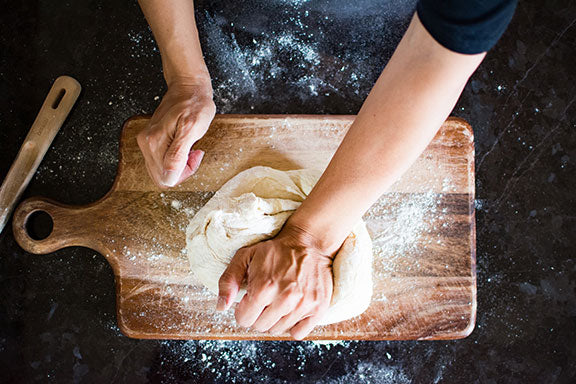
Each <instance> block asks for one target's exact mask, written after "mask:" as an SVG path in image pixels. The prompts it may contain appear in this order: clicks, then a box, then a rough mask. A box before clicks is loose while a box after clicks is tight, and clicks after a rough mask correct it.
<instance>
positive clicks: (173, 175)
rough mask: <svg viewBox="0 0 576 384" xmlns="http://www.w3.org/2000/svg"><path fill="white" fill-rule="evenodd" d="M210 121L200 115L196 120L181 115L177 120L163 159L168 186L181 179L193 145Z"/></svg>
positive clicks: (163, 178)
mask: <svg viewBox="0 0 576 384" xmlns="http://www.w3.org/2000/svg"><path fill="white" fill-rule="evenodd" d="M207 125H209V121H205V119H204V118H201V117H198V119H196V120H194V119H191V118H188V117H183V116H180V117H178V120H177V121H176V127H175V131H174V137H173V140H172V142H171V143H169V146H168V149H167V150H166V153H165V154H164V158H163V160H162V168H163V170H164V172H163V173H162V181H163V182H164V184H166V185H168V186H171V187H172V186H174V185H176V183H177V182H178V181H179V180H180V179H181V175H182V172H183V171H184V168H185V167H186V165H187V164H188V161H189V155H190V152H191V151H190V149H191V148H192V145H194V143H195V142H196V141H197V140H198V139H200V137H202V135H203V133H204V132H205V131H206V129H204V126H207Z"/></svg>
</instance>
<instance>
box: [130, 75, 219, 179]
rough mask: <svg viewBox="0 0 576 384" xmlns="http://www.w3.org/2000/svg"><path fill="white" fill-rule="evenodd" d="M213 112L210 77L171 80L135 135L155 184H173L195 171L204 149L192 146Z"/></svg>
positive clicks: (212, 116)
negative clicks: (142, 126)
mask: <svg viewBox="0 0 576 384" xmlns="http://www.w3.org/2000/svg"><path fill="white" fill-rule="evenodd" d="M215 113H216V106H215V104H214V101H213V100H212V86H211V84H210V79H209V78H207V79H197V78H195V79H190V78H181V79H176V80H174V81H171V82H170V84H169V86H168V92H166V94H165V95H164V97H163V98H162V102H161V103H160V106H158V108H157V109H156V111H155V112H154V115H153V116H152V118H151V119H150V123H149V125H148V127H147V128H146V129H144V130H143V131H142V132H140V133H139V134H138V137H137V141H138V146H139V147H140V150H141V151H142V154H143V155H144V160H145V161H146V168H147V169H148V174H149V175H150V177H151V178H152V180H153V181H154V183H155V184H156V185H158V186H160V187H173V186H176V185H178V184H180V183H181V182H183V181H184V180H186V179H187V178H188V177H190V176H191V175H192V174H193V173H194V172H196V170H197V169H198V167H199V166H200V162H201V161H202V157H203V156H204V152H203V151H201V150H192V149H191V148H192V145H194V143H195V142H196V141H198V140H199V139H200V138H201V137H202V136H204V134H205V133H206V131H207V130H208V127H209V126H210V123H211V122H212V119H213V118H214V114H215Z"/></svg>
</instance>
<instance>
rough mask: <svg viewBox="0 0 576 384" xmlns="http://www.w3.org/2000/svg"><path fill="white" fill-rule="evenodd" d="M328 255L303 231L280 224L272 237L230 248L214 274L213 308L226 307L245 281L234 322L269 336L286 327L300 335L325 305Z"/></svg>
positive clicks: (329, 274) (328, 297)
mask: <svg viewBox="0 0 576 384" xmlns="http://www.w3.org/2000/svg"><path fill="white" fill-rule="evenodd" d="M332 256H333V255H329V254H326V253H324V252H322V251H320V250H319V249H317V248H316V247H315V246H314V241H313V238H311V237H310V236H309V235H307V234H306V233H305V232H304V231H302V230H300V229H298V228H291V227H287V226H285V227H284V228H283V229H282V231H281V232H280V233H279V234H278V235H277V236H276V237H274V238H273V239H270V240H267V241H263V242H260V243H258V244H255V245H253V246H250V247H245V248H241V249H239V250H238V252H236V255H235V256H234V257H233V258H232V261H231V262H230V264H229V266H228V268H227V269H226V270H225V271H224V273H223V274H222V277H221V278H220V281H219V297H218V306H217V309H218V310H221V311H222V310H226V309H228V308H230V307H231V306H232V304H233V302H234V299H235V298H236V295H237V294H238V291H239V289H240V286H241V285H242V283H243V282H244V281H245V280H246V291H247V293H246V295H245V296H244V297H243V298H242V300H241V301H240V303H238V306H237V307H236V312H235V315H236V321H237V323H238V324H239V325H241V326H243V327H252V328H254V329H256V330H257V331H260V332H265V331H268V332H270V333H272V334H279V333H283V332H286V331H288V330H290V334H291V335H292V337H294V338H295V339H303V338H304V337H306V335H308V333H310V331H312V329H313V328H314V326H315V325H316V324H317V323H318V322H319V321H320V320H321V319H322V316H323V315H324V314H325V312H326V310H327V309H328V307H329V305H330V300H331V298H332V288H333V277H332V259H333V257H332Z"/></svg>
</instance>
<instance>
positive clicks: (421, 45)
mask: <svg viewBox="0 0 576 384" xmlns="http://www.w3.org/2000/svg"><path fill="white" fill-rule="evenodd" d="M484 56H485V54H484V53H482V54H477V55H463V54H459V53H455V52H452V51H450V50H448V49H446V48H444V47H443V46H441V45H440V44H438V43H437V42H436V41H435V40H434V38H432V36H430V35H429V34H428V32H427V31H426V29H425V28H424V27H423V26H422V24H421V23H420V21H419V20H418V17H417V16H415V17H414V18H413V20H412V23H411V24H410V27H409V28H408V30H407V32H406V34H405V35H404V38H403V39H402V41H401V42H400V44H399V46H398V48H397V49H396V52H395V53H394V55H393V56H392V58H391V60H390V62H389V63H388V65H387V66H386V68H385V69H384V71H383V72H382V74H381V75H380V78H379V79H378V81H377V82H376V85H375V86H374V88H373V89H372V91H371V92H370V95H369V96H368V98H367V99H366V101H365V102H364V105H363V106H362V108H361V110H360V113H359V114H358V117H357V118H356V120H355V121H354V124H353V125H352V127H351V128H350V130H349V132H348V133H347V135H346V137H345V138H344V140H343V141H342V143H341V144H340V147H339V148H338V150H337V151H336V153H335V155H334V157H333V158H332V161H331V162H330V164H329V166H328V168H327V169H326V171H325V172H324V174H323V175H322V177H321V178H320V180H319V182H318V184H317V185H316V186H315V188H314V189H313V190H312V192H311V193H310V195H309V196H308V198H307V199H306V200H305V201H304V203H303V204H302V206H301V207H300V208H299V209H298V210H297V211H296V213H295V214H294V215H292V217H291V218H290V220H289V222H288V224H289V225H294V226H296V227H298V228H301V229H303V230H305V231H306V232H308V233H309V234H311V235H312V236H313V237H314V238H315V239H317V240H318V242H319V244H318V245H319V246H320V248H322V249H325V250H326V251H328V252H333V251H335V250H337V249H338V248H339V247H340V245H341V244H342V241H343V239H345V238H346V236H347V235H348V234H349V233H350V231H351V229H352V227H353V226H354V224H355V223H356V222H357V221H358V220H359V219H360V218H361V217H362V215H363V214H364V213H365V212H366V211H367V210H368V209H369V208H370V206H371V205H372V204H373V203H374V202H375V201H376V200H377V199H378V198H379V197H380V196H381V195H382V194H383V193H384V192H385V191H386V190H387V189H388V187H390V186H391V185H392V184H393V183H394V182H395V181H396V180H397V179H398V178H399V177H400V176H401V175H402V174H403V173H404V172H405V171H406V170H407V169H408V168H409V167H410V166H411V165H412V163H413V162H414V161H415V160H416V158H417V157H418V156H419V155H420V154H421V153H422V151H424V149H425V148H426V146H427V145H428V144H429V143H430V141H431V140H432V138H433V137H434V135H435V134H436V132H437V131H438V129H439V128H440V126H441V125H442V123H443V122H444V120H445V119H446V118H447V117H448V115H449V114H450V112H451V111H452V109H453V108H454V105H455V104H456V101H457V100H458V97H459V96H460V94H461V93H462V90H463V88H464V86H465V85H466V83H467V81H468V79H469V77H470V76H471V75H472V73H473V72H474V71H475V70H476V68H477V67H478V65H479V64H480V62H481V61H482V59H483V58H484Z"/></svg>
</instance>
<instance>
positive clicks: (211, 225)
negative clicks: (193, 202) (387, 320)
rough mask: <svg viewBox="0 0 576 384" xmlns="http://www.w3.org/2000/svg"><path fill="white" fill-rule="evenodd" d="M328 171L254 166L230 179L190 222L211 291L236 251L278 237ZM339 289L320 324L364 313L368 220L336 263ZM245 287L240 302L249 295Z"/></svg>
mask: <svg viewBox="0 0 576 384" xmlns="http://www.w3.org/2000/svg"><path fill="white" fill-rule="evenodd" d="M321 174H322V172H321V171H318V170H312V169H301V170H295V171H279V170H276V169H273V168H269V167H253V168H250V169H247V170H245V171H243V172H240V173H239V174H238V175H236V176H235V177H233V178H232V179H230V180H228V182H226V183H225V184H224V185H223V186H222V188H220V190H218V191H217V192H216V193H215V194H214V196H213V197H212V198H211V199H210V200H209V201H208V203H206V205H205V206H204V207H202V209H200V211H198V213H197V214H196V215H195V216H194V218H193V219H192V220H191V221H190V223H189V225H188V228H187V231H186V249H187V252H188V258H189V260H190V266H191V268H192V271H193V273H194V274H195V275H196V277H197V278H198V280H200V281H201V282H202V283H203V284H204V285H205V286H206V287H207V288H208V289H209V290H210V291H212V292H214V293H216V294H218V280H219V279H220V276H221V275H222V273H223V272H224V270H225V269H226V267H227V266H228V264H229V263H230V260H231V259H232V257H233V256H234V254H235V253H236V251H237V250H238V249H239V248H241V247H245V246H249V245H252V244H255V243H258V242H260V241H262V240H266V239H269V238H271V237H273V236H275V235H276V234H277V233H278V232H279V231H280V229H281V228H282V226H283V225H284V222H285V221H286V220H287V219H288V217H290V215H291V214H292V213H293V212H294V211H295V210H296V208H298V206H300V204H301V203H302V201H303V200H304V199H305V198H306V196H307V195H308V194H309V193H310V191H311V190H312V187H313V186H314V185H315V184H316V182H317V181H318V179H319V178H320V176H321ZM332 271H333V274H334V291H333V294H332V301H331V303H330V308H329V309H328V312H327V314H326V315H325V317H324V318H323V320H322V321H321V323H320V324H331V323H336V322H339V321H343V320H346V319H349V318H351V317H354V316H357V315H359V314H361V313H362V312H364V311H365V310H366V308H368V306H369V304H370V300H371V297H372V242H371V240H370V236H369V234H368V231H367V230H366V225H365V224H364V222H363V221H360V222H358V223H357V224H356V226H355V227H354V229H353V230H352V233H351V234H350V235H349V236H348V238H347V239H346V241H345V242H344V244H343V245H342V248H341V249H340V251H339V252H338V254H337V255H336V257H335V259H334V263H333V265H332ZM245 293H246V292H245V290H244V289H242V290H241V291H240V292H239V294H238V297H237V298H236V301H240V299H241V298H242V296H244V294H245Z"/></svg>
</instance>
